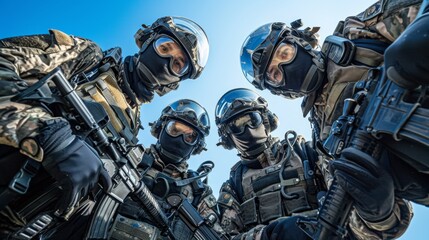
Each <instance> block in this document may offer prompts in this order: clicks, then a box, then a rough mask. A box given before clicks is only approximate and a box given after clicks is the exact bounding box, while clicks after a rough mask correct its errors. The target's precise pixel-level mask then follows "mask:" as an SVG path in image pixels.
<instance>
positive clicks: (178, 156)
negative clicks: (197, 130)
mask: <svg viewBox="0 0 429 240" xmlns="http://www.w3.org/2000/svg"><path fill="white" fill-rule="evenodd" d="M156 147H157V149H158V151H159V154H160V155H161V159H162V160H163V162H164V163H165V164H169V163H172V164H178V163H181V162H182V161H184V160H186V159H188V158H189V157H190V156H191V154H192V151H193V150H194V148H195V145H190V144H187V143H186V142H185V141H184V140H183V136H182V135H180V136H177V137H172V136H170V135H169V134H168V133H167V132H166V131H165V128H163V129H162V131H161V133H160V134H159V139H158V144H157V145H156Z"/></svg>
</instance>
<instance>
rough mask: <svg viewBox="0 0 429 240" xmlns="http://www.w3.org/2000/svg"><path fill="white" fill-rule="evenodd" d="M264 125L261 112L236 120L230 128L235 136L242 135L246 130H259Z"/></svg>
mask: <svg viewBox="0 0 429 240" xmlns="http://www.w3.org/2000/svg"><path fill="white" fill-rule="evenodd" d="M261 124H262V116H261V114H260V113H259V112H247V113H246V114H244V115H242V116H240V117H238V118H236V119H234V120H233V121H231V122H230V123H229V124H228V127H229V129H230V131H231V133H233V134H241V133H243V132H244V130H245V129H246V126H248V127H249V128H253V129H255V128H257V127H259V126H260V125H261Z"/></svg>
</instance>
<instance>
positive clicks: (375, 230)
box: [319, 157, 413, 240]
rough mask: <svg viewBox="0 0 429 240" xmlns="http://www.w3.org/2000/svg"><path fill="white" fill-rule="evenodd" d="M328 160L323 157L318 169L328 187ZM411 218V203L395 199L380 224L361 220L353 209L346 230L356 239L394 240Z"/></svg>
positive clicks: (331, 178) (402, 231)
mask: <svg viewBox="0 0 429 240" xmlns="http://www.w3.org/2000/svg"><path fill="white" fill-rule="evenodd" d="M329 161H330V158H327V157H323V159H322V160H321V161H319V168H320V169H321V172H322V174H323V176H324V177H325V181H326V184H327V185H328V187H329V186H330V185H331V183H332V180H333V177H332V175H331V173H330V172H329ZM412 217H413V209H412V206H411V203H410V202H408V201H405V200H403V199H400V198H396V199H395V206H394V210H393V212H392V214H391V216H389V217H388V218H387V219H385V220H384V221H381V222H368V221H365V220H364V219H362V218H361V217H360V216H359V214H358V212H357V210H356V209H353V210H352V212H351V214H350V221H349V226H348V228H349V229H350V230H351V232H352V234H353V236H354V238H356V239H362V240H363V239H370V240H372V239H394V238H398V237H400V236H401V235H402V234H403V233H404V232H405V230H406V229H407V228H408V225H409V224H410V221H411V219H412Z"/></svg>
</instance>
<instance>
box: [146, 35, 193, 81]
mask: <svg viewBox="0 0 429 240" xmlns="http://www.w3.org/2000/svg"><path fill="white" fill-rule="evenodd" d="M153 44H154V48H155V51H156V53H157V54H158V55H159V56H160V57H169V58H170V69H171V70H172V71H173V72H174V73H175V74H177V75H178V76H183V75H185V73H186V72H187V71H188V69H189V64H190V63H189V58H188V55H187V54H186V52H185V51H184V50H183V48H182V47H181V46H180V45H179V44H178V43H177V42H176V41H175V40H174V39H172V38H170V37H168V36H161V37H159V38H158V39H157V40H156V41H154V43H153Z"/></svg>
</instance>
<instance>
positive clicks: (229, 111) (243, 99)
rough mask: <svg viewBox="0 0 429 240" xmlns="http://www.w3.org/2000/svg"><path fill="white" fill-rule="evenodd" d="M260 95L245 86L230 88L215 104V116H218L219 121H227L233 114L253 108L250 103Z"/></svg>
mask: <svg viewBox="0 0 429 240" xmlns="http://www.w3.org/2000/svg"><path fill="white" fill-rule="evenodd" d="M260 97H261V96H259V94H257V93H255V92H253V91H250V90H248V89H246V88H238V89H233V90H230V91H228V92H227V93H225V94H224V95H223V96H222V97H221V98H220V99H219V101H218V103H217V104H216V109H215V115H216V118H219V120H220V122H225V121H228V119H230V118H231V117H233V116H234V115H237V114H239V113H241V112H243V111H246V110H249V109H253V108H255V105H253V104H252V103H254V102H257V101H258V99H259V98H260Z"/></svg>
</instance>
